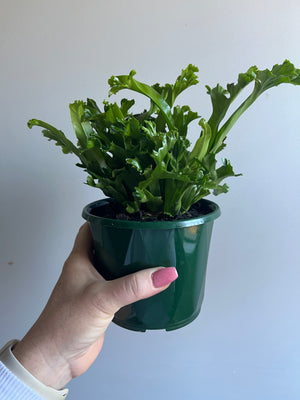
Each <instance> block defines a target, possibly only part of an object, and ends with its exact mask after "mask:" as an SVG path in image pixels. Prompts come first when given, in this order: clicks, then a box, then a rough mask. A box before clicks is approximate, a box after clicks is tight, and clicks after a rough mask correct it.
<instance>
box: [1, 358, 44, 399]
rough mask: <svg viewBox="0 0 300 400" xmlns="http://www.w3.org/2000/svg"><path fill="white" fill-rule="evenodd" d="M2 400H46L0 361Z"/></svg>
mask: <svg viewBox="0 0 300 400" xmlns="http://www.w3.org/2000/svg"><path fill="white" fill-rule="evenodd" d="M0 400H45V399H44V398H43V397H41V396H40V395H39V394H37V393H36V392H34V391H33V390H32V389H31V388H30V387H29V386H27V385H25V383H23V382H22V381H20V379H18V378H17V377H16V376H15V375H14V374H13V373H12V372H11V371H10V370H9V369H8V368H6V366H5V365H4V364H3V363H2V362H1V361H0Z"/></svg>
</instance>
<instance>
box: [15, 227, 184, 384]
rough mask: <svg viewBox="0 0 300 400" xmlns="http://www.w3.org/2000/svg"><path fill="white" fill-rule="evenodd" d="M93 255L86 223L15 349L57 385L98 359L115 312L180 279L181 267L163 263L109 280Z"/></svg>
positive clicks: (22, 360)
mask: <svg viewBox="0 0 300 400" xmlns="http://www.w3.org/2000/svg"><path fill="white" fill-rule="evenodd" d="M92 257H93V254H92V239H91V233H90V227H89V224H88V223H85V224H84V225H83V226H82V227H81V228H80V230H79V233H78V235H77V238H76V240H75V244H74V247H73V250H72V252H71V254H70V256H69V257H68V259H67V260H66V262H65V265H64V267H63V270H62V273H61V276H60V278H59V280H58V282H57V284H56V286H55V288H54V290H53V292H52V294H51V296H50V299H49V301H48V303H47V305H46V307H45V309H44V310H43V312H42V314H41V316H40V317H39V319H38V320H37V322H36V323H35V324H34V325H33V327H32V328H31V329H30V331H29V332H28V333H27V334H26V336H25V337H24V338H23V339H22V340H21V341H20V342H19V343H18V344H17V345H16V347H15V348H14V350H13V353H14V355H15V357H16V358H17V359H18V360H19V361H20V363H21V364H22V365H23V366H24V367H25V368H26V369H27V370H28V371H29V372H31V374H32V375H34V376H35V377H36V378H37V379H38V380H40V381H41V382H42V383H44V384H45V385H47V386H50V387H53V388H55V389H61V388H62V387H64V386H65V385H66V384H67V383H68V382H69V381H70V380H71V379H72V378H74V377H77V376H79V375H81V374H83V373H84V372H85V371H86V370H87V369H88V368H89V367H90V365H91V364H92V363H93V362H94V360H95V359H96V357H97V355H98V354H99V352H100V350H101V348H102V345H103V340H104V334H105V331H106V329H107V327H108V325H109V323H110V322H111V321H112V319H113V317H114V314H115V312H117V311H118V310H119V309H120V308H121V307H123V306H125V305H127V304H130V303H132V302H135V301H138V300H141V299H144V298H147V297H150V296H153V295H155V294H157V293H159V292H161V291H162V290H164V289H166V288H167V287H168V286H169V284H170V283H171V282H172V281H174V280H175V279H176V278H177V272H176V269H175V268H172V267H171V268H160V267H158V268H151V269H146V270H143V271H139V272H137V273H135V274H131V275H128V276H125V277H123V278H119V279H116V280H113V281H105V280H104V279H103V278H102V277H101V276H100V274H99V273H98V272H97V271H96V269H95V268H94V266H93V263H92Z"/></svg>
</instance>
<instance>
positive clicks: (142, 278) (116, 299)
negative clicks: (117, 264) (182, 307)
mask: <svg viewBox="0 0 300 400" xmlns="http://www.w3.org/2000/svg"><path fill="white" fill-rule="evenodd" d="M177 277H178V274H177V271H176V268H174V267H169V268H162V267H158V268H149V269H145V270H142V271H138V272H135V273H134V274H130V275H127V276H124V277H123V278H118V279H115V280H112V281H107V282H106V284H105V289H104V291H105V292H106V293H103V292H102V296H103V297H102V299H105V308H106V311H107V312H108V313H111V314H112V313H113V314H114V313H115V312H117V311H118V310H119V309H120V308H121V307H123V306H126V305H128V304H131V303H134V302H135V301H138V300H142V299H146V298H147V297H151V296H153V295H155V294H157V293H160V292H162V291H163V290H165V289H166V288H167V287H168V286H169V285H170V283H171V282H173V281H175V279H177Z"/></svg>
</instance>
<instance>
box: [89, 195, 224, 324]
mask: <svg viewBox="0 0 300 400" xmlns="http://www.w3.org/2000/svg"><path fill="white" fill-rule="evenodd" d="M109 201H110V200H109V199H105V200H99V201H96V202H94V203H91V204H88V205H87V206H86V207H85V208H84V210H83V213H82V216H83V217H84V218H85V219H86V220H87V221H89V222H90V225H91V230H92V235H93V240H94V246H95V255H96V265H95V266H96V268H97V270H98V271H99V272H100V274H101V275H102V276H103V277H104V278H105V279H107V280H111V279H116V278H119V277H121V276H125V275H127V274H130V273H132V272H136V271H138V270H141V269H145V268H152V267H157V266H164V267H170V266H174V267H176V269H177V272H178V278H177V280H176V281H174V282H173V283H171V285H170V286H169V287H168V289H166V290H165V291H163V292H161V293H159V294H157V295H155V296H153V297H151V298H149V299H145V300H141V301H138V302H136V303H133V304H131V305H128V306H126V307H123V308H122V309H121V310H120V311H119V312H117V313H116V315H115V318H114V322H115V323H116V324H118V325H120V326H122V327H124V328H127V329H131V330H135V331H146V330H148V329H166V330H173V329H178V328H181V327H183V326H185V325H187V324H188V323H190V322H191V321H193V320H194V319H195V318H196V317H197V315H198V314H199V312H200V309H201V304H202V300H203V296H204V286H205V275H206V265H207V258H208V250H209V244H210V238H211V233H212V227H213V222H214V219H216V218H217V217H219V215H220V209H219V207H218V205H217V204H215V203H213V202H211V201H209V200H201V202H202V204H201V205H202V206H203V209H204V210H205V214H204V215H201V216H199V217H197V218H191V219H186V220H176V221H154V222H144V221H143V222H138V221H127V220H116V219H110V218H103V217H99V216H97V215H95V214H96V213H95V210H96V209H97V208H98V207H101V206H103V205H107V202H109Z"/></svg>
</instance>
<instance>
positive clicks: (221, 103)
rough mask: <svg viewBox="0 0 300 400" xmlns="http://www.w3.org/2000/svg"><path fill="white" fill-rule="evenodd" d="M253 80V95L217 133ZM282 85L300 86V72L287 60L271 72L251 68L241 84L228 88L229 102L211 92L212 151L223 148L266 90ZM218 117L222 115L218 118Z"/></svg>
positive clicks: (241, 78) (240, 78)
mask: <svg viewBox="0 0 300 400" xmlns="http://www.w3.org/2000/svg"><path fill="white" fill-rule="evenodd" d="M252 77H253V78H252ZM251 80H254V81H255V85H254V88H253V91H252V93H251V94H250V95H249V96H248V97H247V98H246V100H245V101H244V102H243V103H242V104H241V105H240V106H239V107H238V108H237V109H236V110H235V111H234V112H233V114H232V115H231V116H230V117H229V118H228V119H227V121H226V122H225V123H224V125H223V126H222V127H221V129H220V130H219V131H217V132H216V127H217V126H218V125H219V123H220V122H221V120H222V119H223V118H224V115H225V113H226V111H227V110H228V107H229V105H230V104H231V102H232V101H233V100H234V98H235V97H236V96H237V94H238V93H239V92H240V91H241V89H243V88H244V87H245V86H246V85H247V84H248V83H249V82H251ZM282 83H291V84H293V85H300V70H299V69H296V68H295V67H294V65H293V64H292V63H290V62H289V61H288V60H285V61H284V62H283V64H280V65H278V64H276V65H274V66H273V68H272V69H271V70H268V69H266V70H263V71H260V70H258V69H257V67H256V66H253V67H251V68H250V69H249V70H248V71H247V72H246V74H240V75H239V82H238V84H237V85H233V84H231V85H229V86H227V88H228V92H229V94H230V97H229V100H228V101H226V100H225V97H226V96H225V94H224V93H223V94H219V95H218V96H217V97H216V98H214V97H213V93H215V92H213V90H210V91H209V94H210V95H211V97H212V102H213V108H214V110H213V113H212V116H211V118H210V120H209V121H208V123H209V124H212V127H213V128H214V135H213V141H212V143H211V146H210V147H211V151H212V152H214V153H216V152H218V150H219V148H220V147H221V146H222V143H223V141H224V140H225V138H226V136H227V134H228V132H229V131H230V129H231V128H232V127H233V125H234V124H235V123H236V121H237V120H238V119H239V117H240V116H241V115H242V114H243V113H244V112H245V111H246V110H247V108H249V107H250V106H251V104H253V103H254V101H255V100H256V99H257V98H258V97H259V96H260V95H261V94H262V93H263V92H265V91H266V90H268V89H270V88H272V87H275V86H278V85H280V84H282ZM217 115H220V117H219V118H217Z"/></svg>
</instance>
